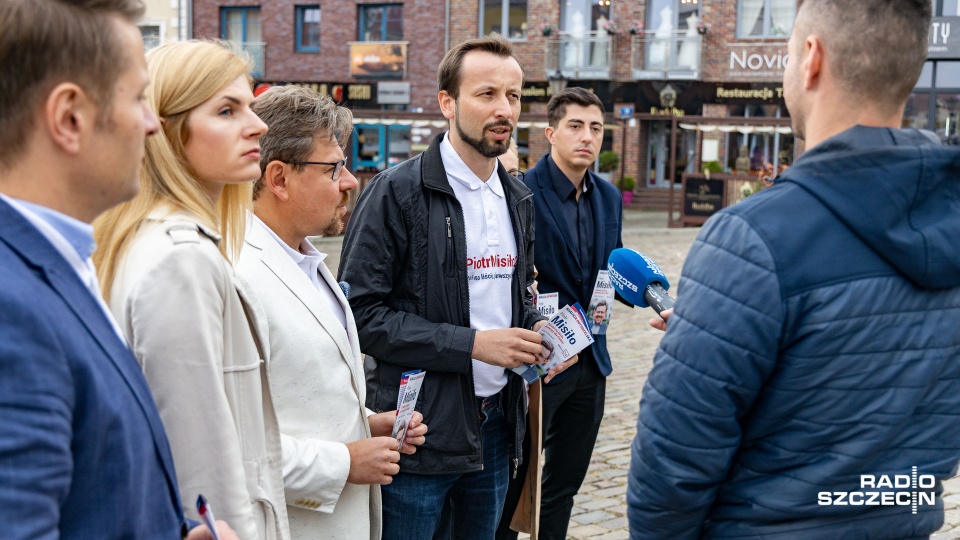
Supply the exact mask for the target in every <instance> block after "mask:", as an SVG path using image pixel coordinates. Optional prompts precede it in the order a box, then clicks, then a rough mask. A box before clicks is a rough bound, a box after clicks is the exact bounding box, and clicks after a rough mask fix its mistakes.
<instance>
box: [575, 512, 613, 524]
mask: <svg viewBox="0 0 960 540" xmlns="http://www.w3.org/2000/svg"><path fill="white" fill-rule="evenodd" d="M612 517H613V516H612V515H610V514H608V513H607V512H604V511H603V510H594V511H593V512H587V513H586V514H580V515H578V516H573V517H572V518H570V520H571V521H576V522H577V523H580V524H582V525H590V524H594V523H599V522H601V521H605V520H608V519H611V518H612Z"/></svg>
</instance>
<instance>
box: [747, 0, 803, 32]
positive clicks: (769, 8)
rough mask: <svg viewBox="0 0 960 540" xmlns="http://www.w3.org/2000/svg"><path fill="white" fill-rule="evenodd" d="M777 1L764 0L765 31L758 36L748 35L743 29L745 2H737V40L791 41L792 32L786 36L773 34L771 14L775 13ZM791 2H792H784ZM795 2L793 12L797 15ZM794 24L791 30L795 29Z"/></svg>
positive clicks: (795, 2) (794, 1)
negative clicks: (741, 20) (741, 15)
mask: <svg viewBox="0 0 960 540" xmlns="http://www.w3.org/2000/svg"><path fill="white" fill-rule="evenodd" d="M775 1H776V0H763V31H762V32H761V33H760V34H758V35H750V34H747V33H746V32H745V31H744V29H743V28H741V26H740V13H741V6H743V0H737V39H790V32H789V31H788V32H786V33H784V34H772V33H771V32H772V29H771V25H772V22H773V19H772V16H771V13H772V12H773V2H775ZM784 1H790V0H784ZM792 1H793V11H794V14H796V6H797V1H796V0H792ZM795 22H796V15H794V20H793V23H795ZM793 23H791V26H790V29H791V30H792V29H793Z"/></svg>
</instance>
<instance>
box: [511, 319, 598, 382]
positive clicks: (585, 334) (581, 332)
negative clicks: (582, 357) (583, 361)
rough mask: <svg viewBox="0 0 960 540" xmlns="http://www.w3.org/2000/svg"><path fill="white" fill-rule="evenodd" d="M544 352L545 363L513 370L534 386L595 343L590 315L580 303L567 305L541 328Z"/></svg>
mask: <svg viewBox="0 0 960 540" xmlns="http://www.w3.org/2000/svg"><path fill="white" fill-rule="evenodd" d="M540 337H541V338H542V340H541V342H540V345H541V346H542V350H541V352H540V355H539V356H538V359H539V360H543V359H544V358H546V359H547V362H546V363H544V364H531V365H523V366H520V367H516V368H513V371H515V372H517V373H518V374H519V375H520V376H521V377H523V380H525V381H527V382H528V383H530V384H532V383H534V382H536V381H537V379H539V378H540V377H543V376H544V375H546V374H547V372H548V371H550V370H551V369H553V368H554V367H556V366H557V364H560V363H561V362H564V361H566V360H569V359H570V357H572V356H573V355H575V354H577V353H579V352H580V351H582V350H584V349H586V348H587V347H588V346H589V345H591V344H592V343H593V335H592V334H590V330H589V329H588V328H587V318H586V314H585V313H584V312H583V308H582V307H580V304H579V303H575V304H573V305H568V306H564V307H563V309H561V310H560V311H558V312H557V314H556V315H554V316H553V317H551V318H550V319H549V321H548V322H547V324H545V325H543V326H542V327H541V328H540Z"/></svg>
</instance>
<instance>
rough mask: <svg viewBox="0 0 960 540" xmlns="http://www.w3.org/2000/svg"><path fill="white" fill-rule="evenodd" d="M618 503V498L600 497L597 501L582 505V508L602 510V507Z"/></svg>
mask: <svg viewBox="0 0 960 540" xmlns="http://www.w3.org/2000/svg"><path fill="white" fill-rule="evenodd" d="M616 504H617V501H616V499H600V500H596V501H590V502H586V503H583V504H582V505H580V508H583V509H585V510H600V509H601V508H606V507H608V506H615V505H616Z"/></svg>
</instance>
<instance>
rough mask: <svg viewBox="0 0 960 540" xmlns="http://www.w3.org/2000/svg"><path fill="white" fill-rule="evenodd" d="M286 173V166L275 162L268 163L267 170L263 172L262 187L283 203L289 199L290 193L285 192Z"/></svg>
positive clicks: (280, 162) (287, 179)
mask: <svg viewBox="0 0 960 540" xmlns="http://www.w3.org/2000/svg"><path fill="white" fill-rule="evenodd" d="M288 172H289V170H288V169H287V164H286V163H284V162H282V161H277V160H274V161H271V162H270V163H268V164H267V168H266V169H264V171H263V184H264V187H265V188H267V191H269V192H270V193H273V194H274V196H276V197H277V199H279V200H280V201H283V202H286V201H287V200H289V199H290V192H289V191H288V190H287V183H288V182H289V178H288V177H287V174H288Z"/></svg>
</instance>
